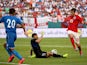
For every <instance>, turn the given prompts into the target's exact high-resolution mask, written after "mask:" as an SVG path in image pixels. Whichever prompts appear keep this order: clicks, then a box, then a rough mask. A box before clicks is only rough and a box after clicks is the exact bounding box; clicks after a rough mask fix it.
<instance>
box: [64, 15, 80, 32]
mask: <svg viewBox="0 0 87 65" xmlns="http://www.w3.org/2000/svg"><path fill="white" fill-rule="evenodd" d="M65 21H67V22H68V24H69V25H68V30H72V31H74V32H77V31H78V24H79V23H82V18H81V17H80V16H78V15H75V16H69V17H67V18H66V19H65Z"/></svg>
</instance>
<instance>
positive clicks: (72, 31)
mask: <svg viewBox="0 0 87 65" xmlns="http://www.w3.org/2000/svg"><path fill="white" fill-rule="evenodd" d="M70 12H71V15H70V16H69V17H67V18H66V19H65V20H66V21H67V22H68V24H69V25H68V36H69V38H70V41H71V43H72V45H73V47H74V49H75V50H79V53H80V55H82V49H81V45H80V35H79V33H78V24H79V23H84V22H83V19H82V18H81V17H80V16H78V15H76V14H75V12H76V9H75V8H72V9H71V11H70ZM75 43H76V44H75ZM76 46H77V47H78V48H77V47H76Z"/></svg>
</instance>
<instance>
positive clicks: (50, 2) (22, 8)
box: [0, 0, 87, 22]
mask: <svg viewBox="0 0 87 65" xmlns="http://www.w3.org/2000/svg"><path fill="white" fill-rule="evenodd" d="M11 7H14V8H15V9H16V11H17V15H18V16H20V17H45V16H47V17H49V16H51V17H53V18H55V17H57V19H58V20H60V21H61V22H63V19H64V18H66V17H67V16H68V15H69V14H70V9H71V8H76V9H77V13H76V14H78V15H79V16H82V17H83V18H84V20H85V21H87V0H0V11H1V12H2V14H3V15H4V13H8V10H9V8H11Z"/></svg>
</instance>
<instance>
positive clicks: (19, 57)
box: [12, 50, 22, 60]
mask: <svg viewBox="0 0 87 65" xmlns="http://www.w3.org/2000/svg"><path fill="white" fill-rule="evenodd" d="M12 53H13V54H14V55H15V56H16V57H17V58H18V59H20V60H21V59H22V56H21V55H20V54H19V53H18V52H17V51H16V50H12Z"/></svg>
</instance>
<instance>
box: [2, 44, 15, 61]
mask: <svg viewBox="0 0 87 65" xmlns="http://www.w3.org/2000/svg"><path fill="white" fill-rule="evenodd" d="M3 46H4V48H5V49H6V51H7V52H8V54H9V56H10V57H9V59H8V62H12V60H13V59H14V55H13V53H12V52H11V50H10V49H9V48H7V47H6V43H4V45H3Z"/></svg>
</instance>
